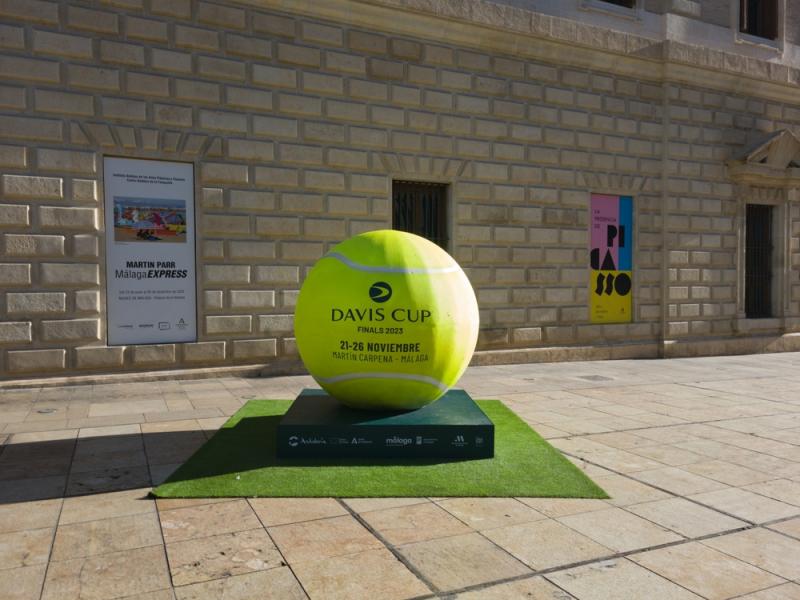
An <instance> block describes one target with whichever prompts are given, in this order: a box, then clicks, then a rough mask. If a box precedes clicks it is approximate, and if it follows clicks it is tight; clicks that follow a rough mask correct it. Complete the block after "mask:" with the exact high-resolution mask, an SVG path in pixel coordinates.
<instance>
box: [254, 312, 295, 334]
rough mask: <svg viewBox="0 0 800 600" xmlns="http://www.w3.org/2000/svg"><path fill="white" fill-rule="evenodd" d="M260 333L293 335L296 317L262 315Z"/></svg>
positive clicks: (259, 326)
mask: <svg viewBox="0 0 800 600" xmlns="http://www.w3.org/2000/svg"><path fill="white" fill-rule="evenodd" d="M258 331H259V332H260V333H270V334H277V333H291V332H292V331H294V315H260V316H259V317H258Z"/></svg>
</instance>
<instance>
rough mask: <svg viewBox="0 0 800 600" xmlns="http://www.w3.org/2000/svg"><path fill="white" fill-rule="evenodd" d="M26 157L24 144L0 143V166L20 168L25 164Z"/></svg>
mask: <svg viewBox="0 0 800 600" xmlns="http://www.w3.org/2000/svg"><path fill="white" fill-rule="evenodd" d="M27 157H28V153H27V150H26V148H25V147H24V146H6V145H0V166H3V167H15V168H22V167H25V166H26V165H27V162H28V161H27Z"/></svg>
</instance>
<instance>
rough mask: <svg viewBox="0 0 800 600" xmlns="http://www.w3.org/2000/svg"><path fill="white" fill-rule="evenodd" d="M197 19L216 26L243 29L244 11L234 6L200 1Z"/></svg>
mask: <svg viewBox="0 0 800 600" xmlns="http://www.w3.org/2000/svg"><path fill="white" fill-rule="evenodd" d="M197 20H198V21H199V22H201V23H206V24H208V25H213V26H216V27H226V28H229V29H244V27H245V11H244V10H243V9H241V8H237V7H235V6H223V5H221V4H212V3H210V2H201V3H200V4H199V5H198V7H197Z"/></svg>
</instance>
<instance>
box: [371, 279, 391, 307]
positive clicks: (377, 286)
mask: <svg viewBox="0 0 800 600" xmlns="http://www.w3.org/2000/svg"><path fill="white" fill-rule="evenodd" d="M369 297H370V298H372V300H373V301H374V302H379V303H383V302H386V301H387V300H388V299H389V298H391V297H392V287H391V286H390V285H389V284H388V283H386V282H385V281H376V282H375V283H373V284H372V286H371V287H370V288H369Z"/></svg>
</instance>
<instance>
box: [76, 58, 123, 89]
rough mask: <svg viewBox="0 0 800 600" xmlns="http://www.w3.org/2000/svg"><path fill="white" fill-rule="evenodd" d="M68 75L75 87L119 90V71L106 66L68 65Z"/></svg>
mask: <svg viewBox="0 0 800 600" xmlns="http://www.w3.org/2000/svg"><path fill="white" fill-rule="evenodd" d="M67 76H68V78H69V83H70V85H72V86H73V87H79V88H88V89H93V90H101V91H107V92H109V91H119V89H120V85H119V82H120V79H119V71H118V70H116V69H111V68H106V67H102V68H100V67H88V66H83V65H72V64H71V65H67Z"/></svg>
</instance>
